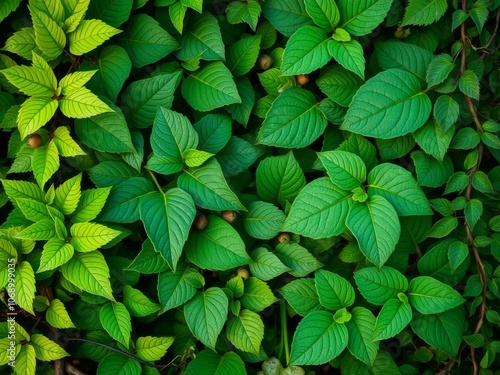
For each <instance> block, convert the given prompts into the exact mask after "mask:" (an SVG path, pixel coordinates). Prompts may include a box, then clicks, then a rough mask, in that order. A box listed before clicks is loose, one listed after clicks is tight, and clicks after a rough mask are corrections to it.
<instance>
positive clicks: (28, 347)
mask: <svg viewBox="0 0 500 375" xmlns="http://www.w3.org/2000/svg"><path fill="white" fill-rule="evenodd" d="M15 364H16V366H17V368H18V369H21V370H17V371H19V372H17V374H19V375H35V370H36V357H35V348H34V347H33V345H32V344H30V343H27V344H25V345H22V346H21V350H20V351H19V353H18V354H17V356H16V361H15ZM17 374H16V375H17Z"/></svg>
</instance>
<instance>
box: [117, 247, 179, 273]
mask: <svg viewBox="0 0 500 375" xmlns="http://www.w3.org/2000/svg"><path fill="white" fill-rule="evenodd" d="M126 269H127V270H132V271H137V272H139V273H143V274H145V275H149V274H154V273H158V272H162V271H167V270H169V269H170V268H169V266H168V263H167V261H166V260H165V259H163V257H162V256H161V255H160V253H158V252H157V251H156V250H155V249H154V246H153V243H152V242H151V240H150V239H149V238H148V239H146V241H144V242H143V244H142V248H141V251H140V252H139V254H137V256H136V257H135V259H134V260H133V261H132V263H130V264H129V265H128V266H127V267H126Z"/></svg>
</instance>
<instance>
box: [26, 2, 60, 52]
mask: <svg viewBox="0 0 500 375" xmlns="http://www.w3.org/2000/svg"><path fill="white" fill-rule="evenodd" d="M28 9H29V10H30V14H31V20H32V21H33V28H34V29H35V40H36V45H37V46H38V47H40V49H41V51H42V52H43V53H44V54H45V56H46V57H47V59H48V60H54V59H55V58H57V57H59V55H60V54H61V53H62V52H63V48H64V47H65V46H66V36H65V35H64V31H63V29H62V28H61V27H59V26H58V25H57V23H56V22H55V21H53V20H52V19H50V17H49V16H47V15H46V14H45V13H42V12H40V11H38V10H36V9H33V8H31V7H29V6H28Z"/></svg>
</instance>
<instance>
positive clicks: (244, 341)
mask: <svg viewBox="0 0 500 375" xmlns="http://www.w3.org/2000/svg"><path fill="white" fill-rule="evenodd" d="M226 335H227V338H228V340H229V341H231V343H232V344H233V345H234V346H235V347H236V348H238V349H240V350H243V351H245V352H249V353H253V354H258V353H259V350H260V344H261V342H262V339H263V338H264V323H263V322H262V319H261V318H260V316H259V315H258V314H256V313H254V312H253V311H250V310H242V311H241V312H240V314H239V315H238V316H233V317H231V318H230V319H229V320H228V321H227V327H226Z"/></svg>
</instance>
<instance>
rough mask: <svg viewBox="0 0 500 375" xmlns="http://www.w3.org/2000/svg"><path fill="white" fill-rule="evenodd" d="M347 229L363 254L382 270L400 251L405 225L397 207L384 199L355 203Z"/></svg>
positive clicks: (375, 197) (378, 197) (372, 197)
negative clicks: (397, 248)
mask: <svg viewBox="0 0 500 375" xmlns="http://www.w3.org/2000/svg"><path fill="white" fill-rule="evenodd" d="M346 225H347V227H348V228H349V230H350V231H351V232H352V233H353V235H354V237H356V239H357V240H358V244H359V248H360V250H361V252H362V253H363V254H364V255H365V256H366V257H367V258H368V260H369V261H370V262H372V263H373V264H375V265H376V266H377V267H382V266H383V265H384V263H385V262H386V261H387V259H389V256H390V255H391V254H392V253H393V251H394V250H395V248H396V244H397V242H398V240H399V235H400V233H401V225H400V223H399V218H398V214H397V212H396V210H395V209H394V207H393V206H392V205H391V204H390V203H389V202H388V201H387V199H385V198H384V197H382V196H380V195H373V196H371V197H370V198H369V199H368V200H367V201H366V202H363V203H362V202H354V203H353V204H352V206H351V207H350V209H349V213H348V215H347V219H346Z"/></svg>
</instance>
